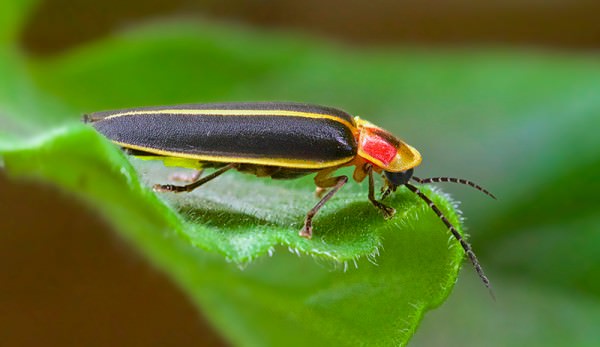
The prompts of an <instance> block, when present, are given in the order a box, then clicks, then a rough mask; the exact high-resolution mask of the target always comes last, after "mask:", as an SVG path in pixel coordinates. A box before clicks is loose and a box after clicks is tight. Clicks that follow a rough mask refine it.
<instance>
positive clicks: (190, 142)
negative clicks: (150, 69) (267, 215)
mask: <svg viewBox="0 0 600 347" xmlns="http://www.w3.org/2000/svg"><path fill="white" fill-rule="evenodd" d="M87 120H88V121H89V122H92V123H93V126H94V127H95V128H96V129H97V130H98V131H99V132H100V133H102V134H103V135H105V136H106V137H108V138H109V139H110V140H112V141H113V142H115V143H116V144H118V145H120V146H121V147H123V148H126V149H128V150H130V151H131V153H133V154H135V155H138V156H146V157H154V158H157V159H163V160H165V161H166V162H169V161H171V162H176V163H179V165H178V166H188V167H198V166H203V164H202V163H206V162H210V163H239V164H245V165H242V166H241V167H243V168H245V169H246V170H245V171H251V172H252V171H254V172H255V173H257V174H258V175H259V176H272V177H274V178H288V177H289V178H293V177H296V176H294V175H293V174H294V173H301V172H304V173H306V174H308V173H311V172H316V171H322V170H330V169H336V168H338V167H341V166H348V165H355V166H356V167H357V170H356V172H355V175H354V178H355V179H356V180H358V181H362V179H364V177H365V176H366V174H365V172H364V170H363V168H362V166H363V165H364V164H365V163H367V162H373V163H375V164H376V165H375V166H374V167H376V168H377V169H380V168H381V169H385V170H387V171H392V172H398V171H405V170H407V169H410V168H412V167H414V166H416V165H418V164H419V163H420V161H421V156H420V154H419V153H418V152H417V151H416V150H415V149H414V148H412V147H410V146H408V145H406V144H405V143H403V142H401V141H399V140H397V139H395V138H394V137H393V136H392V135H391V134H389V133H387V132H385V131H384V130H382V129H380V128H378V127H376V126H374V125H372V124H370V123H368V122H366V121H363V120H361V119H359V118H358V117H352V116H350V115H349V114H347V113H346V112H344V111H341V110H337V109H334V108H330V107H323V106H316V105H307V104H298V103H228V104H198V105H180V106H161V107H145V108H136V109H125V110H118V111H105V112H97V113H93V114H91V115H88V116H87ZM174 158H177V159H186V160H173V159H174ZM186 163H187V165H186ZM198 163H200V164H198ZM204 166H206V164H204ZM211 166H213V167H214V166H216V165H214V164H212V165H211ZM251 166H257V167H260V169H259V168H255V169H254V170H252V168H251ZM267 172H273V174H274V175H267V174H265V173H267Z"/></svg>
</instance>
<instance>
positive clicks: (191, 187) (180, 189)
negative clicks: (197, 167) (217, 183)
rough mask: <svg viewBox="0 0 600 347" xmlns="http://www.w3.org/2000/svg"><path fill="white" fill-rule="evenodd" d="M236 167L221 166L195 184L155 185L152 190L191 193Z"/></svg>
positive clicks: (231, 165)
mask: <svg viewBox="0 0 600 347" xmlns="http://www.w3.org/2000/svg"><path fill="white" fill-rule="evenodd" d="M237 165H238V164H228V165H226V166H223V167H222V168H220V169H218V170H217V171H215V172H213V173H211V174H210V175H206V176H204V177H202V178H199V179H198V180H196V181H195V182H192V183H190V184H187V185H184V186H176V185H173V184H155V185H154V187H153V189H154V191H157V192H174V193H181V192H191V191H192V190H194V189H196V188H198V187H200V186H201V185H203V184H204V183H206V182H208V181H211V180H213V179H215V178H217V177H219V176H221V175H222V174H223V173H225V172H226V171H228V170H230V169H233V168H235V167H237Z"/></svg>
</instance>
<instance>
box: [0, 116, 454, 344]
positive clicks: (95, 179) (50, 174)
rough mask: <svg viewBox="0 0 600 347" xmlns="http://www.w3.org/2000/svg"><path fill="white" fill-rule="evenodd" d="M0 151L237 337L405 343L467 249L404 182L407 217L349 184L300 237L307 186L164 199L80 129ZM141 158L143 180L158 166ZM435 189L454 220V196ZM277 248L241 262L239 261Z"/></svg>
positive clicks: (232, 186) (242, 183)
mask: <svg viewBox="0 0 600 347" xmlns="http://www.w3.org/2000/svg"><path fill="white" fill-rule="evenodd" d="M0 153H2V154H3V158H4V161H5V165H6V168H7V170H8V172H9V173H11V175H13V176H18V177H30V176H33V177H38V178H41V179H44V180H47V181H50V182H53V183H54V184H57V185H59V186H61V187H63V188H64V189H66V190H68V191H72V192H76V193H77V195H78V196H80V197H83V198H85V199H86V200H87V201H89V202H91V203H92V204H94V205H95V206H97V208H99V209H100V211H102V213H103V214H104V215H105V216H106V218H107V219H108V220H109V221H111V222H112V223H114V225H115V226H116V227H117V230H119V231H120V232H121V233H122V234H123V235H124V236H125V237H126V238H128V239H129V240H130V241H131V242H133V243H134V244H136V245H137V246H139V247H140V249H141V250H142V252H144V253H145V254H146V255H147V256H148V257H149V258H150V259H152V260H153V261H154V262H155V263H156V264H157V265H158V266H160V267H161V268H163V269H164V270H165V271H167V272H168V273H170V274H172V275H173V276H174V277H175V278H176V280H177V281H178V282H179V283H180V284H181V285H182V286H183V287H184V288H185V289H186V290H187V291H188V293H189V294H190V295H191V296H192V297H193V298H194V299H195V300H196V301H197V302H198V303H199V304H200V305H201V306H203V307H204V308H205V309H207V310H208V312H210V313H211V316H210V318H211V319H212V320H213V321H214V322H215V324H217V326H219V327H220V328H221V329H223V330H224V331H226V332H227V333H228V334H229V338H230V339H231V340H232V341H234V342H236V343H238V344H242V345H264V344H268V345H280V344H284V343H289V341H294V342H293V343H294V344H297V345H301V344H306V343H318V344H323V343H334V344H336V345H345V344H349V345H356V344H377V345H389V344H392V343H393V344H405V343H406V341H407V340H408V339H409V338H410V336H411V335H412V334H413V332H414V330H415V329H416V326H417V324H418V322H419V321H420V319H421V317H422V315H423V313H424V312H425V311H426V310H429V309H431V308H433V307H435V306H437V305H439V304H441V302H442V301H443V300H444V299H445V297H446V296H447V295H448V293H449V291H450V289H451V288H452V286H453V284H454V282H455V280H456V274H457V271H458V268H459V263H460V261H461V260H462V256H463V251H462V249H461V248H460V246H459V245H458V244H457V243H456V242H455V241H454V240H453V239H450V240H448V236H447V234H446V233H445V232H444V227H443V225H441V223H440V221H439V220H438V219H437V217H436V216H435V215H434V214H433V213H432V212H431V211H430V210H429V208H428V207H427V206H426V205H424V204H423V203H421V202H420V201H418V200H417V198H416V197H415V196H413V195H412V193H410V192H407V191H404V192H400V193H398V194H396V195H395V196H394V198H393V199H391V201H390V203H391V204H392V205H393V206H396V207H397V208H398V209H399V211H400V212H399V213H398V215H397V216H396V217H395V218H394V219H393V220H392V221H390V222H384V221H383V219H382V218H381V216H380V215H379V214H378V212H377V211H375V209H374V208H372V207H371V206H370V205H369V203H368V202H366V200H365V192H364V191H361V189H360V187H355V188H350V189H347V190H345V191H343V192H342V193H341V195H340V197H338V198H337V199H336V200H335V201H334V202H333V204H332V205H330V206H328V208H326V209H325V210H324V211H323V213H322V214H321V215H320V216H319V218H318V219H317V220H316V223H315V230H316V233H317V234H316V235H315V237H314V238H313V239H312V240H306V239H303V238H301V237H299V236H298V235H297V232H298V230H299V229H300V227H301V222H302V220H303V215H304V213H305V211H306V210H307V208H310V206H311V205H312V204H313V203H314V201H313V199H306V196H309V197H310V196H311V195H312V193H311V190H312V186H311V184H310V182H309V181H303V182H302V181H301V182H296V183H295V184H285V183H274V184H267V183H265V182H264V181H259V180H256V179H249V178H247V177H246V176H244V175H241V174H232V175H228V176H227V177H224V179H223V180H222V181H221V182H219V183H214V184H212V183H211V184H209V185H207V187H206V189H202V190H199V191H197V192H194V193H191V194H187V195H169V194H167V195H165V196H163V197H162V198H165V199H167V201H162V200H161V199H160V198H159V197H157V196H156V195H155V194H154V193H153V192H152V191H151V190H149V189H148V188H147V186H146V185H145V184H142V183H141V182H140V181H139V180H138V178H137V174H136V170H134V169H133V168H132V167H131V165H130V164H129V162H128V160H127V159H126V158H125V157H124V155H123V154H122V153H121V152H119V151H118V150H117V149H116V148H114V146H113V145H111V144H110V143H108V142H107V141H106V140H104V139H103V138H101V137H100V136H99V135H98V134H97V133H95V132H94V131H93V130H92V129H91V128H88V127H86V126H83V125H73V126H69V127H65V128H59V129H55V130H54V131H52V132H49V133H48V134H47V135H44V136H42V137H38V138H34V139H31V140H27V141H23V142H22V143H20V144H16V145H13V146H11V147H8V146H6V145H4V146H3V147H0ZM137 164H138V165H139V167H138V170H137V172H141V173H142V177H143V179H144V180H147V179H149V180H152V181H153V180H154V177H155V176H157V175H158V176H161V175H162V174H163V172H162V171H163V170H157V169H158V168H157V165H153V164H149V165H148V164H146V163H137ZM142 164H143V165H142ZM156 172H158V173H156ZM427 193H429V195H433V196H434V197H435V201H436V203H437V204H439V205H440V206H443V207H444V210H446V212H447V214H448V216H450V218H451V220H452V221H453V222H454V223H457V222H458V220H457V217H456V215H455V214H454V213H453V212H451V210H449V203H448V202H447V200H444V199H442V198H441V197H440V196H438V195H436V194H435V193H433V192H432V191H429V190H428V191H427ZM275 196H276V198H273V197H275ZM268 197H271V198H268ZM170 206H172V207H173V208H171V207H170ZM175 211H179V212H175ZM382 237H384V238H385V240H382ZM288 247H289V248H290V249H291V251H292V252H291V253H292V254H290V252H288V250H287V248H288ZM198 248H201V249H203V250H205V251H209V252H204V251H200V250H199V249H198ZM380 252H381V253H382V254H380ZM269 253H270V254H271V255H272V257H266V259H258V260H255V262H252V263H250V264H246V269H245V270H244V271H242V270H240V269H239V268H238V267H237V266H236V265H235V264H236V263H237V264H242V263H244V262H247V261H249V260H250V259H254V258H257V257H259V256H261V255H263V256H264V255H266V254H269ZM217 254H220V255H222V256H224V257H225V258H226V259H228V260H229V261H230V262H233V263H228V262H226V261H225V260H224V259H223V257H219V256H217ZM307 255H310V256H312V257H308V256H307ZM263 258H265V257H263ZM346 267H348V269H346ZM384 308H385V309H384ZM357 312H360V313H361V314H360V315H357V314H356V313H357Z"/></svg>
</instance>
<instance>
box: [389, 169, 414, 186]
mask: <svg viewBox="0 0 600 347" xmlns="http://www.w3.org/2000/svg"><path fill="white" fill-rule="evenodd" d="M413 171H414V170H413V169H410V170H406V171H401V172H389V171H384V173H385V177H386V178H387V180H388V181H389V182H390V183H391V184H393V185H394V186H401V185H404V184H406V183H408V181H409V180H410V178H411V177H412V175H413Z"/></svg>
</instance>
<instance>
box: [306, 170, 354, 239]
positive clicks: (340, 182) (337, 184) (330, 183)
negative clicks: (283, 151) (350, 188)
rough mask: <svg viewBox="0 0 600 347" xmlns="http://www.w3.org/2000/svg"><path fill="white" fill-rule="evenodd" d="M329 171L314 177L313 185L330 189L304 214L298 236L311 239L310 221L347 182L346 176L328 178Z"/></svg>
mask: <svg viewBox="0 0 600 347" xmlns="http://www.w3.org/2000/svg"><path fill="white" fill-rule="evenodd" d="M329 174H331V171H322V172H319V173H318V174H317V176H316V177H315V183H316V184H317V187H320V188H330V187H331V190H330V191H329V192H327V194H325V196H324V197H323V198H322V199H321V200H320V201H319V202H318V203H317V204H316V205H315V206H314V207H313V208H312V209H310V211H308V213H307V214H306V218H305V219H304V227H302V230H300V236H302V237H306V238H308V239H310V238H311V237H312V219H313V218H314V216H315V215H316V214H317V212H319V210H320V209H321V207H323V205H325V203H326V202H327V201H329V199H331V198H332V197H333V195H334V194H335V193H337V191H338V190H340V188H342V187H343V186H344V184H346V183H347V182H348V176H338V177H328V176H329Z"/></svg>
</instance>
